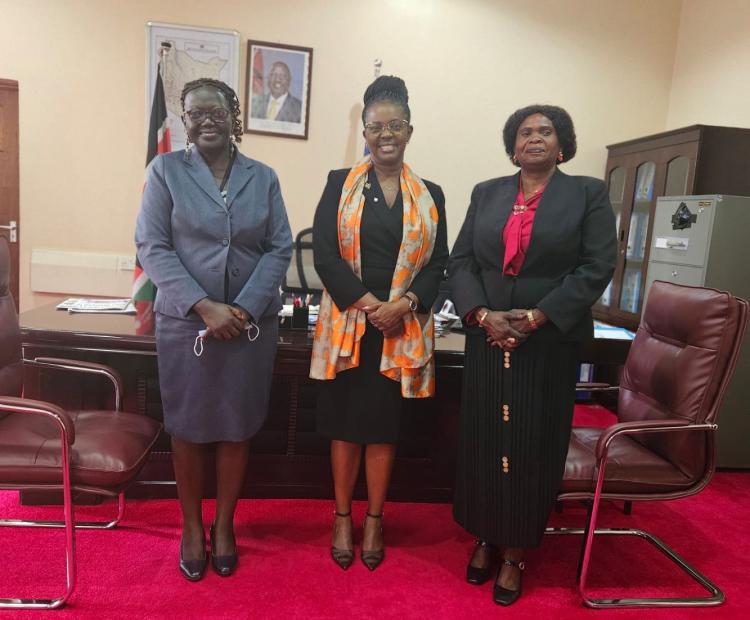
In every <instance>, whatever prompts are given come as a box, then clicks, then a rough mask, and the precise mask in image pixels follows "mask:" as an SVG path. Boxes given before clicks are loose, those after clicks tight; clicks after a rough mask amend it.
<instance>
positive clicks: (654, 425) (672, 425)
mask: <svg viewBox="0 0 750 620" xmlns="http://www.w3.org/2000/svg"><path fill="white" fill-rule="evenodd" d="M717 428H718V427H717V425H716V424H695V423H693V422H689V421H688V420H684V419H682V418H666V419H663V420H641V421H639V422H619V423H618V424H613V425H612V426H609V427H607V428H606V429H605V430H604V432H603V433H602V434H601V435H600V437H599V441H597V442H596V458H597V460H599V459H601V458H602V457H605V456H606V455H607V451H608V450H609V444H611V443H612V441H613V440H614V439H615V437H619V436H620V435H637V434H640V433H658V432H667V431H684V430H690V431H698V430H700V431H713V430H716V429H717Z"/></svg>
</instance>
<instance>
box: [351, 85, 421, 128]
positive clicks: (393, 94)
mask: <svg viewBox="0 0 750 620" xmlns="http://www.w3.org/2000/svg"><path fill="white" fill-rule="evenodd" d="M363 101H364V104H365V107H364V108H362V122H363V123H364V122H365V112H367V109H368V108H369V107H370V106H372V105H374V104H376V103H384V102H385V103H393V104H395V105H399V106H401V108H402V109H403V111H404V116H405V117H406V120H407V121H410V120H411V110H409V91H408V90H407V89H406V83H405V82H404V81H403V80H402V79H401V78H400V77H396V76H395V75H381V76H380V77H379V78H377V79H376V80H375V81H374V82H373V83H372V84H370V85H369V86H368V87H367V90H365V95H364V97H363Z"/></svg>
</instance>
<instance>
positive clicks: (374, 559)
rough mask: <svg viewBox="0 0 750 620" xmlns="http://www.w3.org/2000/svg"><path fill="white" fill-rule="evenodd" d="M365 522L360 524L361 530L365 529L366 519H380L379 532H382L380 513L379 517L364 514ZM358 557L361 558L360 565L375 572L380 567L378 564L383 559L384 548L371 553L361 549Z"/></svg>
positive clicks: (381, 516) (381, 515)
mask: <svg viewBox="0 0 750 620" xmlns="http://www.w3.org/2000/svg"><path fill="white" fill-rule="evenodd" d="M365 515H366V516H365V520H364V522H363V523H362V529H364V527H365V523H367V519H368V518H369V519H381V522H380V531H381V532H382V531H383V522H382V519H383V513H382V512H381V513H380V514H379V515H373V514H370V513H369V512H366V513H365ZM360 557H361V558H362V563H363V564H364V565H365V566H366V567H367V568H369V569H370V570H375V569H376V568H377V567H378V566H380V563H381V562H382V561H383V560H384V559H385V548H383V549H376V550H373V551H365V550H364V549H362V553H361V554H360Z"/></svg>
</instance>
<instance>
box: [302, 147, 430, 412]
mask: <svg viewBox="0 0 750 620" xmlns="http://www.w3.org/2000/svg"><path fill="white" fill-rule="evenodd" d="M371 165H372V163H371V162H370V157H369V156H367V157H365V158H364V159H363V160H362V161H360V162H359V163H358V164H357V165H356V166H354V167H353V168H352V169H351V171H350V172H349V175H348V176H347V177H346V180H345V181H344V186H343V188H342V190H341V199H340V201H339V212H338V234H339V250H340V252H341V256H342V258H343V259H344V260H345V261H346V262H347V263H349V265H350V266H351V268H352V271H354V273H355V275H356V276H357V277H358V278H360V279H361V278H362V258H361V255H360V236H359V235H360V224H361V222H362V210H363V208H364V204H365V199H364V196H363V194H362V190H363V188H364V185H365V182H366V181H367V173H368V171H369V169H370V167H371ZM401 194H402V197H403V201H404V226H403V236H402V239H401V247H400V248H399V252H398V258H397V259H396V269H395V270H394V272H393V281H392V282H391V291H390V295H389V298H388V299H389V301H395V300H397V299H400V298H401V297H402V296H403V295H404V293H405V292H406V291H407V290H408V289H409V286H410V285H411V283H412V281H413V280H414V277H415V276H416V274H417V273H419V271H420V269H422V268H423V267H424V266H425V265H426V264H427V263H428V262H429V260H430V256H431V255H432V251H433V248H434V246H435V236H436V234H437V225H438V212H437V207H436V206H435V202H434V200H433V199H432V196H431V195H430V192H429V190H428V189H427V187H426V186H425V184H424V182H423V181H422V179H420V178H419V177H418V176H417V175H416V174H414V173H413V172H412V171H411V168H409V166H407V165H406V164H404V166H403V168H402V170H401ZM366 324H367V315H366V313H365V312H364V311H362V310H357V309H356V308H355V307H354V306H350V307H349V308H346V309H345V310H343V311H340V310H339V309H338V308H337V307H336V304H335V303H333V300H332V299H331V296H330V295H329V294H328V291H323V296H322V298H321V301H320V310H319V313H318V324H317V328H316V330H315V341H314V343H313V352H312V363H311V365H310V377H311V378H313V379H328V380H330V379H335V378H336V373H338V372H341V371H342V370H347V369H349V368H356V367H357V366H359V347H360V339H361V338H362V336H363V334H364V333H365V327H366ZM434 345H435V324H434V322H433V318H432V312H429V313H428V314H427V316H426V317H425V316H424V315H422V316H420V317H417V316H416V314H414V313H409V314H407V315H405V316H404V331H403V334H402V335H401V336H398V337H395V338H384V340H383V354H382V356H381V358H380V372H381V373H382V374H383V375H385V376H386V377H388V378H390V379H393V380H394V381H399V382H400V383H401V395H402V396H403V397H404V398H426V397H428V396H432V395H433V394H434V393H435V361H434V359H433V352H434Z"/></svg>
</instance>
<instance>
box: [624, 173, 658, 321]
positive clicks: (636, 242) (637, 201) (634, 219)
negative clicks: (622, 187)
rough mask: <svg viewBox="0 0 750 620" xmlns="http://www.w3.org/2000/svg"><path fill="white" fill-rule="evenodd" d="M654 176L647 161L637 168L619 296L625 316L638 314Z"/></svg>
mask: <svg viewBox="0 0 750 620" xmlns="http://www.w3.org/2000/svg"><path fill="white" fill-rule="evenodd" d="M655 176H656V164H655V163H654V162H652V161H647V162H645V163H643V164H641V165H640V166H638V170H637V172H636V177H635V189H634V192H635V195H634V196H633V210H632V212H631V214H630V227H629V230H628V239H627V248H626V253H625V269H624V272H623V276H622V291H621V293H620V310H624V311H625V312H632V313H639V312H640V311H641V286H642V284H643V283H642V282H641V280H642V273H643V259H644V257H645V255H646V240H647V239H648V224H649V219H650V217H651V203H652V201H653V199H654V178H655Z"/></svg>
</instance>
